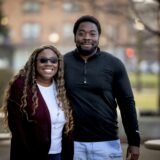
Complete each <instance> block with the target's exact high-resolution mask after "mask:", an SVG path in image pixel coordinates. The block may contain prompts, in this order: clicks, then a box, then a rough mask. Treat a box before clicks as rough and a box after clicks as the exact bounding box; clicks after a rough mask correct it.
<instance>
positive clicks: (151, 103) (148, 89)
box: [129, 73, 158, 111]
mask: <svg viewBox="0 0 160 160" xmlns="http://www.w3.org/2000/svg"><path fill="white" fill-rule="evenodd" d="M138 78H139V80H140V82H141V87H142V88H141V90H140V91H137V90H136V84H137V77H136V74H134V73H129V79H130V81H131V85H132V87H133V88H134V89H133V92H134V96H135V101H136V106H137V108H138V109H139V110H153V111H156V110H158V75H155V74H144V73H143V74H141V75H140V76H139V77H138Z"/></svg>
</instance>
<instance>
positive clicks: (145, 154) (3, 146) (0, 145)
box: [0, 141, 160, 160]
mask: <svg viewBox="0 0 160 160" xmlns="http://www.w3.org/2000/svg"><path fill="white" fill-rule="evenodd" d="M126 147H127V145H126V144H123V145H122V148H123V151H124V155H125V153H126ZM9 150H10V142H9V141H0V160H9ZM124 157H125V156H124ZM159 159H160V151H154V150H150V149H146V148H144V146H143V145H142V146H141V156H140V159H139V160H159Z"/></svg>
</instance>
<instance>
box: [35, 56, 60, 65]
mask: <svg viewBox="0 0 160 160" xmlns="http://www.w3.org/2000/svg"><path fill="white" fill-rule="evenodd" d="M58 60H59V59H58V58H56V57H54V58H39V59H37V61H38V62H39V63H42V64H45V63H48V61H49V62H50V63H52V64H56V63H58Z"/></svg>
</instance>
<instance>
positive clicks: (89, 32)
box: [75, 22, 99, 56]
mask: <svg viewBox="0 0 160 160" xmlns="http://www.w3.org/2000/svg"><path fill="white" fill-rule="evenodd" d="M75 43H76V46H77V48H78V50H79V52H80V54H82V55H84V56H88V55H91V54H92V53H93V52H94V51H95V49H96V48H97V46H98V43H99V33H98V29H97V26H96V25H95V24H94V23H92V22H82V23H80V25H79V27H78V30H77V32H76V35H75Z"/></svg>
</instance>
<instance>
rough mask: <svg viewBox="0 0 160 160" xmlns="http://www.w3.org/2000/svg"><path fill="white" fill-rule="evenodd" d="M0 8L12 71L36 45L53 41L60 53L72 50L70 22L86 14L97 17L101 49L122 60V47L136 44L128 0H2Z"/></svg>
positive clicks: (17, 67)
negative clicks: (6, 29)
mask: <svg viewBox="0 0 160 160" xmlns="http://www.w3.org/2000/svg"><path fill="white" fill-rule="evenodd" d="M3 11H4V14H5V16H6V24H7V25H8V26H9V36H10V39H11V42H12V44H13V45H14V46H15V48H16V50H15V53H14V59H13V64H14V68H15V70H17V69H19V68H20V67H21V66H22V65H24V63H25V61H26V60H27V58H28V56H29V55H30V53H31V52H32V51H33V49H34V48H35V47H37V46H40V45H43V44H54V45H55V46H56V47H57V48H58V49H59V50H60V51H61V52H62V53H63V54H64V53H66V52H67V51H69V50H71V49H74V37H73V32H72V29H73V25H74V22H75V21H76V19H77V18H78V17H80V16H82V15H85V14H90V15H94V16H96V17H97V18H98V19H99V21H100V23H101V26H102V35H101V39H100V46H101V48H103V49H104V50H107V51H109V52H111V53H113V54H115V55H116V56H118V57H120V58H121V59H122V60H123V61H125V60H126V59H125V58H128V57H126V55H125V54H124V53H125V49H126V48H127V47H132V45H131V44H132V43H135V36H133V35H134V33H133V31H132V29H133V24H132V23H131V22H130V23H129V19H128V17H129V14H130V12H129V10H128V0H117V1H116V2H114V1H113V0H107V1H104V0H98V1H97V0H81V1H79V0H16V1H13V0H3ZM127 60H128V59H127ZM129 64H131V63H130V62H129Z"/></svg>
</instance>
